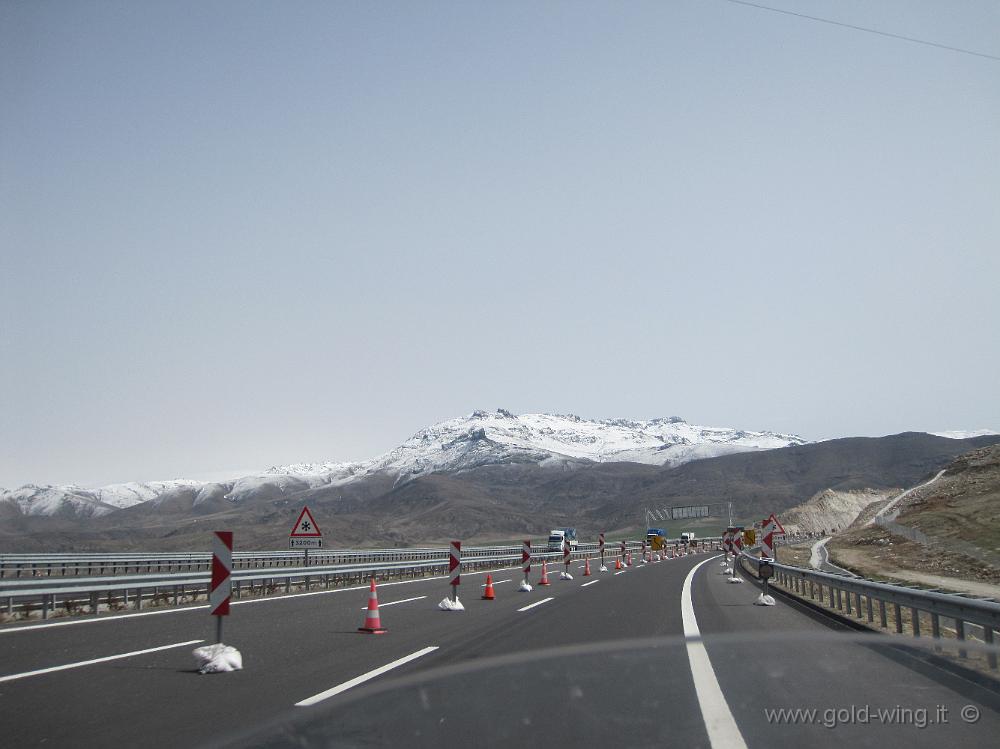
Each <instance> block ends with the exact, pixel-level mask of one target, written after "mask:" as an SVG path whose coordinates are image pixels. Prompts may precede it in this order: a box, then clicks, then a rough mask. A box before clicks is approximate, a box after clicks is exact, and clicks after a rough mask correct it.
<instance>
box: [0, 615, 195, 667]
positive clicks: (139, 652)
mask: <svg viewBox="0 0 1000 749" xmlns="http://www.w3.org/2000/svg"><path fill="white" fill-rule="evenodd" d="M206 608H207V607H206ZM199 642H204V640H188V641H187V642H175V643H174V644H173V645H160V646H159V647H155V648H146V649H145V650H133V651H132V652H131V653H120V654H119V655H107V656H105V657H103V658H94V659H92V660H89V661H80V662H78V663H67V664H66V665H64V666H52V667H51V668H40V669H38V670H37V671H25V672H24V673H22V674H11V675H10V676H0V682H5V681H14V680H15V679H26V678H27V677H29V676H40V675H41V674H51V673H53V672H55V671H65V670H66V669H68V668H80V667H81V666H92V665H94V664H95V663H104V662H106V661H117V660H118V659H120V658H131V657H132V656H135V655H145V654H146V653H155V652H157V651H158V650H169V649H170V648H182V647H184V646H185V645H195V644H197V643H199Z"/></svg>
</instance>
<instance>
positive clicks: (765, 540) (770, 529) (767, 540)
mask: <svg viewBox="0 0 1000 749" xmlns="http://www.w3.org/2000/svg"><path fill="white" fill-rule="evenodd" d="M784 533H785V529H784V528H783V527H782V525H781V523H779V522H778V518H776V517H775V516H774V515H773V514H772V515H771V517H769V518H768V519H767V520H766V521H764V528H763V529H762V531H761V539H760V555H761V556H762V557H767V558H768V559H774V537H775V536H776V535H778V534H782V535H783V534H784Z"/></svg>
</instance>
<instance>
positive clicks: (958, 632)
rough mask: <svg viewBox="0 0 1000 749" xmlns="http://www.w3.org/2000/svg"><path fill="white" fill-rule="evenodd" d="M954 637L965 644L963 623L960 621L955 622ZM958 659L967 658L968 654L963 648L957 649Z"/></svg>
mask: <svg viewBox="0 0 1000 749" xmlns="http://www.w3.org/2000/svg"><path fill="white" fill-rule="evenodd" d="M955 637H957V638H958V641H959V642H965V622H964V621H962V620H961V619H956V620H955ZM958 657H959V658H968V657H969V652H968V651H967V650H966V649H965V648H959V649H958Z"/></svg>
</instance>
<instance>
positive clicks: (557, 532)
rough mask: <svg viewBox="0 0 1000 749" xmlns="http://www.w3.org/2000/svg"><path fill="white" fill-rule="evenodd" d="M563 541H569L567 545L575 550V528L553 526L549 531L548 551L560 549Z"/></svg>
mask: <svg viewBox="0 0 1000 749" xmlns="http://www.w3.org/2000/svg"><path fill="white" fill-rule="evenodd" d="M564 541H569V547H570V548H571V549H573V550H574V551H575V550H576V544H577V542H576V528H553V529H552V530H551V531H549V551H562V548H563V542H564Z"/></svg>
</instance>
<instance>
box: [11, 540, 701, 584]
mask: <svg viewBox="0 0 1000 749" xmlns="http://www.w3.org/2000/svg"><path fill="white" fill-rule="evenodd" d="M706 540H707V539H706ZM631 543H635V544H636V547H637V546H638V542H631ZM668 543H672V544H674V545H675V546H679V545H680V544H681V541H680V539H671V540H670V541H669V542H668ZM613 545H614V544H613V543H609V544H608V548H609V549H610V548H612V546H613ZM537 548H539V549H544V548H545V544H544V542H543V543H542V544H540V545H539V546H538V547H537ZM578 548H579V549H580V550H589V551H592V552H594V553H596V551H597V548H598V545H597V543H590V542H588V543H580V544H579V545H578ZM501 552H502V553H510V554H515V553H516V554H520V553H521V546H520V545H517V546H469V547H467V548H464V549H462V556H463V557H481V556H489V555H491V554H496V553H501ZM447 556H448V549H447V548H445V547H427V548H393V549H363V550H359V549H311V550H310V551H309V560H310V561H311V563H312V564H351V563H369V562H402V561H411V560H425V561H431V560H435V559H440V558H442V557H445V558H446V557H447ZM303 558H304V554H303V552H302V551H289V550H280V551H237V552H234V553H233V569H258V568H275V567H288V566H294V565H297V564H299V561H300V560H302V559H303ZM211 564H212V555H211V554H210V553H207V552H162V553H138V552H95V553H86V554H84V553H57V554H51V553H43V554H30V553H29V554H25V553H17V554H14V553H6V554H0V578H10V577H13V578H21V577H70V576H74V575H88V576H91V575H105V574H107V575H117V574H122V575H128V574H141V573H143V572H145V573H146V574H152V573H162V572H184V571H188V572H190V571H202V570H203V571H209V570H210V569H211Z"/></svg>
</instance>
